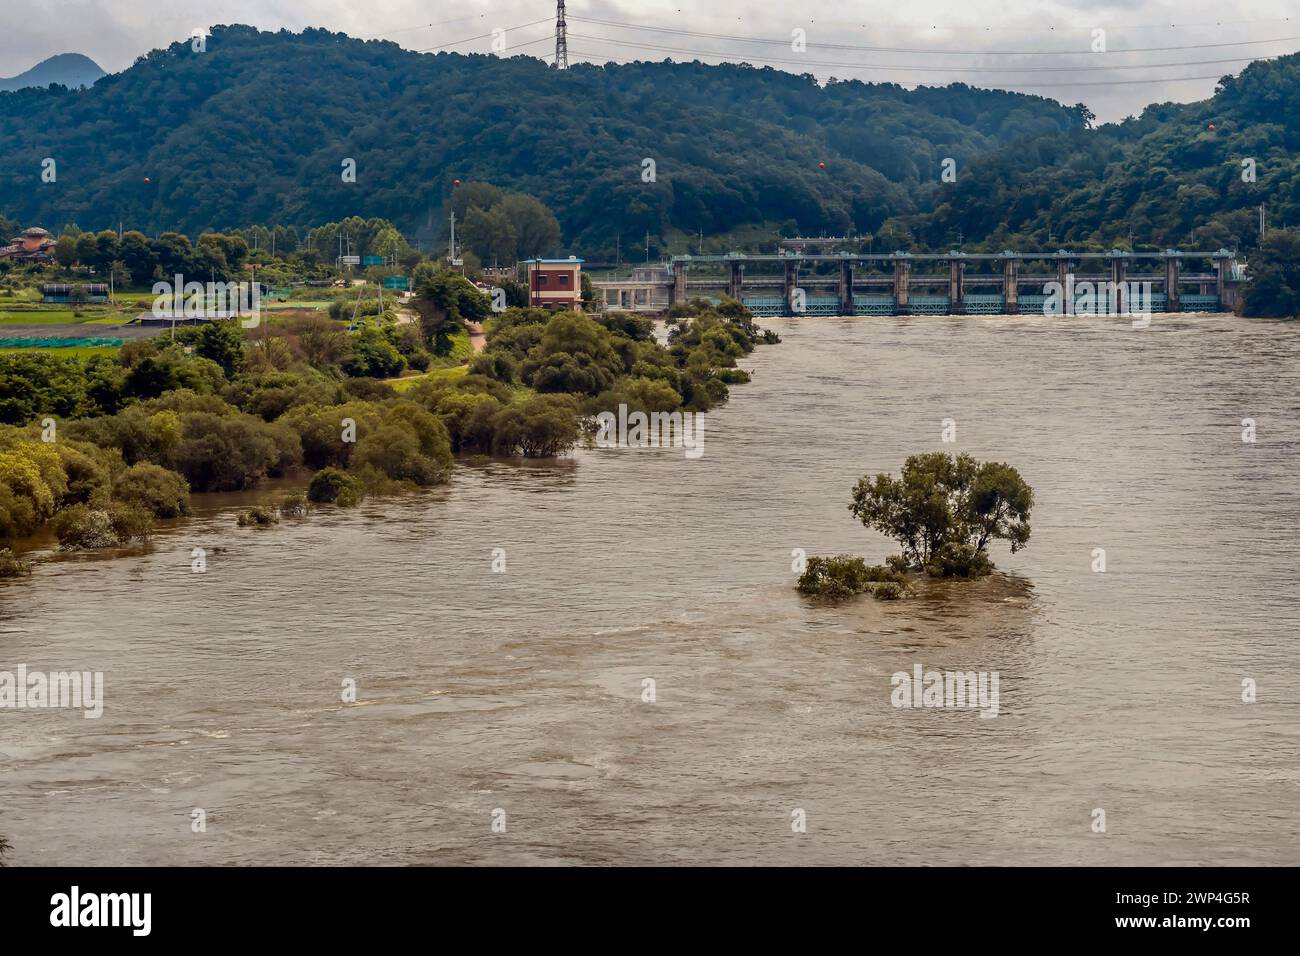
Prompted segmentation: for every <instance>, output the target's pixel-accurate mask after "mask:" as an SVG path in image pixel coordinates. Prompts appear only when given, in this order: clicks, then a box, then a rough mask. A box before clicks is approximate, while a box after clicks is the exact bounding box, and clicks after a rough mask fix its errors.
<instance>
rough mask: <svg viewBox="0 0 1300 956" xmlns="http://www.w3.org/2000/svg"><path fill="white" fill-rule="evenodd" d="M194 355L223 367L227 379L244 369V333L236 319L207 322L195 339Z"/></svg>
mask: <svg viewBox="0 0 1300 956" xmlns="http://www.w3.org/2000/svg"><path fill="white" fill-rule="evenodd" d="M194 354H195V355H198V356H200V357H202V358H205V359H208V360H210V361H213V362H216V363H217V364H218V365H220V366H221V371H223V372H224V373H225V374H226V377H227V378H233V377H234V376H235V375H236V374H237V373H238V372H239V370H240V369H241V368H243V367H244V333H243V330H242V329H241V328H240V326H239V322H238V321H237V320H234V319H229V320H223V321H220V322H206V323H204V324H203V325H202V326H200V327H199V333H198V335H197V336H195V339H194Z"/></svg>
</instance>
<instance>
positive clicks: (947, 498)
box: [849, 452, 1034, 577]
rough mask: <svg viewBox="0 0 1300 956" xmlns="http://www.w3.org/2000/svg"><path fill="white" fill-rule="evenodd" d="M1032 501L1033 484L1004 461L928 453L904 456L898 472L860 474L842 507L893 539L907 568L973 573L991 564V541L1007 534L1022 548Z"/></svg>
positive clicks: (1015, 546)
mask: <svg viewBox="0 0 1300 956" xmlns="http://www.w3.org/2000/svg"><path fill="white" fill-rule="evenodd" d="M1033 503H1034V492H1033V489H1032V488H1030V487H1029V485H1027V484H1026V483H1025V481H1024V479H1023V478H1021V477H1020V472H1018V471H1016V469H1015V468H1013V467H1011V466H1010V465H1007V464H1003V463H1001V462H983V463H980V462H977V461H976V460H975V459H974V458H972V457H971V456H970V455H957V456H956V457H953V456H952V455H948V454H944V453H943V452H931V453H929V454H924V455H913V456H911V457H910V458H908V459H907V461H906V462H904V463H903V470H902V476H901V477H900V478H893V477H890V476H889V475H884V474H880V475H876V476H875V477H874V478H871V477H869V476H864V477H863V478H862V479H861V480H860V481H859V482H858V483H857V485H856V486H855V487H854V489H853V503H852V504H851V505H849V510H850V511H851V512H853V515H854V516H855V517H856V518H858V520H860V521H861V522H862V523H863V524H864V525H866V526H867V527H869V528H875V529H876V530H877V531H879V532H881V533H882V534H885V535H888V536H889V537H891V538H893V539H894V540H896V541H898V542H899V544H901V545H902V548H903V555H902V557H903V559H904V560H905V561H906V562H907V565H908V566H909V567H911V568H913V569H915V570H925V571H928V572H929V573H930V574H932V575H935V576H944V577H947V576H958V577H977V576H979V575H982V574H987V573H988V572H989V570H990V569H991V568H992V563H991V562H990V561H989V558H988V546H989V544H990V543H991V542H993V541H995V540H1004V541H1007V542H1008V543H1009V544H1010V545H1011V551H1012V553H1015V552H1016V551H1019V550H1020V549H1021V548H1023V547H1025V545H1026V543H1027V542H1028V541H1029V512H1030V509H1031V508H1032V507H1033Z"/></svg>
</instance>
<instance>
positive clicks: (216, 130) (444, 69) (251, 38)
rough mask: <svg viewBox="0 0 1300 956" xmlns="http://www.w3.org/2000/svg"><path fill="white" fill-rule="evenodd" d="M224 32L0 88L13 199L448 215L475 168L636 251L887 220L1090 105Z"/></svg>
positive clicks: (54, 223) (74, 207)
mask: <svg viewBox="0 0 1300 956" xmlns="http://www.w3.org/2000/svg"><path fill="white" fill-rule="evenodd" d="M206 46H207V49H206V51H205V52H195V51H194V50H193V49H192V48H191V45H190V43H189V42H184V43H176V44H173V45H172V46H171V47H170V48H168V49H166V50H159V51H154V52H152V53H150V54H148V55H147V56H144V57H141V58H140V59H139V60H138V61H137V62H136V63H135V65H134V66H132V67H131V68H130V69H128V70H126V71H124V72H122V73H118V74H114V75H111V76H108V77H105V78H104V79H103V80H101V81H100V82H98V83H97V84H96V85H95V86H94V87H93V88H91V89H89V90H80V91H70V90H66V89H62V88H57V87H56V88H54V89H51V90H44V89H40V90H38V89H28V90H21V91H18V92H14V93H8V94H3V95H0V155H3V156H4V157H5V162H4V164H3V165H0V212H3V213H5V214H7V215H8V216H9V217H10V218H12V219H15V220H19V221H22V222H24V223H40V224H42V225H44V226H45V227H46V228H49V229H52V230H54V229H58V228H59V227H60V226H62V225H63V224H65V223H67V222H76V223H77V224H79V225H80V226H81V227H82V228H103V227H105V226H108V225H110V224H114V225H115V224H116V223H117V222H118V221H119V220H121V221H123V222H125V223H127V224H128V225H133V226H136V227H137V228H141V229H146V230H148V231H151V232H152V231H159V230H166V229H175V230H180V231H184V232H187V233H190V234H194V233H197V232H199V231H202V230H204V229H221V228H226V227H232V226H242V225H246V224H249V223H267V224H269V223H276V222H280V223H284V224H286V225H292V226H297V227H305V226H310V225H316V224H319V223H322V222H327V221H334V220H338V219H341V218H343V217H345V216H350V215H354V214H360V215H364V216H380V217H385V218H388V219H391V220H393V221H394V222H396V223H397V224H399V225H400V226H402V227H403V228H404V229H406V230H409V231H411V232H415V233H418V232H419V231H421V230H428V229H431V228H437V227H438V226H439V225H440V224H441V223H440V218H441V211H442V209H443V206H444V203H445V201H446V197H447V195H448V192H449V190H450V189H451V183H452V180H453V179H456V178H459V179H462V180H465V181H470V180H487V181H490V182H492V183H495V184H496V185H498V186H503V187H508V188H511V189H516V190H520V191H523V192H527V193H531V194H533V195H535V196H537V197H538V198H539V199H541V200H543V201H544V202H545V203H547V204H548V205H549V206H550V207H551V208H552V209H553V210H554V211H555V213H556V215H557V216H558V218H559V220H560V223H561V226H562V228H563V231H564V240H565V242H566V244H568V245H569V246H570V247H571V248H579V249H583V250H585V251H588V252H600V251H603V250H611V251H612V248H613V243H614V237H615V234H616V233H621V234H622V240H623V243H624V246H623V248H624V250H625V251H626V250H628V249H629V248H631V247H632V244H633V241H634V240H633V237H635V238H636V239H639V238H640V237H641V236H642V235H643V234H644V233H645V231H646V230H647V229H648V230H650V232H651V234H652V235H654V236H659V235H664V234H666V233H667V232H668V231H669V230H670V229H676V230H680V231H683V232H688V233H695V232H696V231H697V230H701V229H702V230H703V231H704V232H705V233H706V234H710V233H721V232H725V231H728V230H732V229H736V228H737V227H741V226H743V225H745V224H760V223H764V224H768V225H769V226H770V225H771V224H777V225H781V224H785V225H786V226H787V227H788V228H793V227H795V226H796V225H797V228H798V229H799V230H801V231H805V232H821V231H823V230H825V231H826V232H829V233H841V232H843V231H847V230H852V229H856V230H858V231H867V230H871V229H874V228H875V227H876V226H878V225H879V223H880V222H881V221H882V219H884V218H886V217H888V216H898V215H906V214H909V213H914V212H917V211H919V210H921V209H923V208H926V207H925V206H924V202H925V193H926V191H927V190H931V189H933V188H935V186H936V184H937V183H938V180H939V173H940V164H941V163H942V161H943V159H944V158H945V157H952V158H954V159H956V160H957V162H958V163H959V164H964V163H965V162H967V161H968V160H971V159H972V158H973V157H975V156H977V155H979V154H981V153H985V152H987V151H989V150H992V149H996V148H998V147H1001V146H1004V145H1007V144H1009V143H1012V142H1014V141H1016V140H1018V139H1021V138H1024V137H1026V136H1035V135H1038V136H1042V135H1050V136H1054V137H1059V136H1060V135H1062V134H1064V133H1067V132H1068V131H1071V130H1076V129H1081V128H1082V127H1083V125H1084V123H1085V121H1086V117H1085V111H1084V110H1082V109H1081V108H1065V107H1062V106H1061V105H1060V104H1058V103H1055V102H1053V101H1051V100H1047V99H1043V98H1040V97H1032V96H1025V95H1020V94H1012V93H1003V92H990V91H983V90H976V89H972V88H970V87H966V86H963V85H954V86H950V87H946V88H940V89H922V90H916V91H907V90H904V89H902V88H901V87H898V86H896V85H889V84H886V85H869V84H862V83H859V82H837V83H830V84H828V85H826V86H824V87H823V86H819V85H818V84H817V83H816V81H815V80H814V79H813V78H812V77H811V76H795V75H793V74H789V73H783V72H780V71H776V70H773V69H770V68H764V69H757V68H752V67H748V66H738V65H723V66H707V65H703V64H671V63H667V62H664V63H639V64H630V65H623V66H620V65H615V64H607V65H605V66H592V65H586V64H578V65H575V66H574V67H573V68H572V69H570V70H568V71H565V72H558V71H556V70H553V69H550V68H548V67H546V66H545V65H544V64H543V63H541V62H540V61H538V60H534V59H530V58H525V57H515V58H512V59H498V58H495V57H489V56H478V55H473V56H464V55H459V54H445V53H444V54H437V55H428V54H416V53H411V52H408V51H405V50H402V49H401V48H399V47H398V46H396V45H395V44H392V43H389V42H385V41H360V40H355V39H352V38H349V37H346V36H344V35H342V34H335V33H330V32H328V31H324V30H307V31H305V32H304V33H301V34H294V33H289V32H284V31H282V32H279V33H263V32H259V31H258V30H256V29H253V28H251V27H245V26H224V27H216V28H214V29H213V32H212V35H211V36H210V37H209V38H208V40H207V44H206ZM47 157H49V158H53V159H54V160H55V161H56V164H57V165H56V167H55V169H56V172H57V181H56V182H53V183H46V182H42V180H41V175H40V174H41V170H42V160H44V159H45V158H47ZM345 159H354V160H355V161H356V182H355V183H347V182H344V181H343V178H342V176H341V173H342V171H343V166H342V164H343V162H344V160H345ZM646 159H651V160H653V161H654V163H655V168H654V172H655V181H654V182H645V181H644V178H643V177H644V175H648V174H647V173H645V172H644V171H645V170H646V166H645V164H644V160H646ZM822 163H824V164H825V168H822V167H821V166H820V164H822Z"/></svg>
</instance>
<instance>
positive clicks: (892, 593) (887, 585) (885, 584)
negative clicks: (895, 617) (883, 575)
mask: <svg viewBox="0 0 1300 956" xmlns="http://www.w3.org/2000/svg"><path fill="white" fill-rule="evenodd" d="M903 591H904V587H903V585H901V584H898V583H897V582H894V581H882V582H880V583H879V584H877V585H876V586H875V587H874V588H872V589H871V596H872V597H874V598H875V599H876V600H877V601H897V600H898V599H899V598H901V597H902V596H903Z"/></svg>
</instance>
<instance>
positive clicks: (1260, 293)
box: [1244, 229, 1300, 317]
mask: <svg viewBox="0 0 1300 956" xmlns="http://www.w3.org/2000/svg"><path fill="white" fill-rule="evenodd" d="M1244 311H1245V314H1246V315H1258V316H1276V317H1291V316H1297V315H1300V232H1294V231H1291V230H1281V229H1274V230H1271V231H1270V232H1268V233H1267V234H1266V235H1265V236H1264V241H1263V242H1262V243H1261V244H1260V247H1259V250H1258V251H1257V252H1255V253H1254V254H1252V255H1251V257H1250V284H1249V285H1247V286H1246V306H1245V310H1244Z"/></svg>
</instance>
